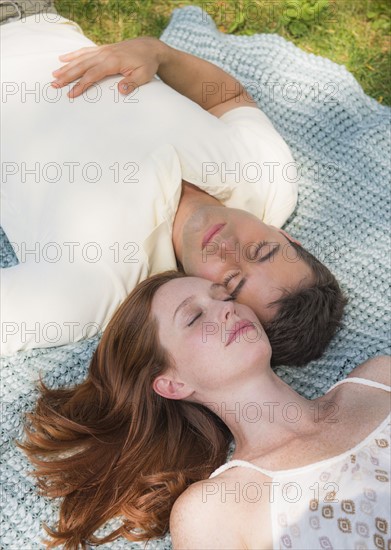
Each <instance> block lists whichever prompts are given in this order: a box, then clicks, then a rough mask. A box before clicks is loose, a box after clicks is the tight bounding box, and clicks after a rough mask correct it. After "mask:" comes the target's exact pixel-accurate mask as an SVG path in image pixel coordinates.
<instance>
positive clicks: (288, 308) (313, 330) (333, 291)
mask: <svg viewBox="0 0 391 550" xmlns="http://www.w3.org/2000/svg"><path fill="white" fill-rule="evenodd" d="M290 244H291V246H292V247H293V248H294V249H295V250H296V252H297V255H298V257H299V258H300V259H302V260H303V261H304V262H305V263H306V264H307V265H308V266H309V267H310V268H311V270H312V273H313V275H314V279H315V282H314V284H312V285H311V286H309V287H301V288H299V289H297V290H295V291H293V292H289V293H287V292H285V293H284V295H283V296H282V298H279V299H278V300H276V301H274V302H272V303H271V304H270V306H274V305H277V306H278V312H277V314H276V316H275V317H274V318H273V319H272V320H271V321H270V322H268V323H265V325H264V329H265V331H266V334H267V335H268V338H269V340H270V344H271V347H272V359H271V364H272V366H274V367H276V366H279V365H285V366H296V367H300V366H304V365H306V364H307V363H309V362H310V361H312V360H314V359H318V358H319V357H320V356H321V355H322V353H323V352H324V350H325V349H326V347H327V345H328V344H329V342H330V340H331V339H332V337H333V336H334V334H335V332H336V330H337V329H338V328H339V327H340V326H341V318H342V314H343V310H344V307H345V305H346V303H347V298H346V297H345V296H344V294H343V292H342V290H341V288H340V286H339V284H338V281H337V279H336V278H335V277H334V275H333V274H332V273H331V271H330V270H329V269H328V268H327V267H326V266H325V265H323V264H322V263H321V262H320V261H319V260H318V259H317V258H315V256H313V255H312V254H311V253H310V252H308V250H306V249H305V248H303V247H302V246H300V245H298V244H296V243H294V242H291V243H290Z"/></svg>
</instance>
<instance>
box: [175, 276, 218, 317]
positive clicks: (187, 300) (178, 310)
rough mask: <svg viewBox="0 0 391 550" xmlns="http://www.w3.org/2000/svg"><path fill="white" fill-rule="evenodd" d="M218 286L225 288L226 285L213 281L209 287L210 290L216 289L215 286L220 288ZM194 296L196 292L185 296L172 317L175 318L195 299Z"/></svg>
mask: <svg viewBox="0 0 391 550" xmlns="http://www.w3.org/2000/svg"><path fill="white" fill-rule="evenodd" d="M218 287H223V288H224V289H225V287H224V285H221V284H220V283H212V284H211V285H210V287H209V291H211V290H214V289H215V288H218ZM194 298H195V295H194V294H192V295H191V296H188V297H187V298H185V299H184V300H183V302H181V303H180V304H179V306H178V307H177V308H176V310H175V311H174V315H173V316H172V318H173V319H175V316H176V315H177V313H179V312H180V311H181V310H182V309H183V308H185V307H186V306H187V305H189V304H190V303H191V302H192V301H193V300H194Z"/></svg>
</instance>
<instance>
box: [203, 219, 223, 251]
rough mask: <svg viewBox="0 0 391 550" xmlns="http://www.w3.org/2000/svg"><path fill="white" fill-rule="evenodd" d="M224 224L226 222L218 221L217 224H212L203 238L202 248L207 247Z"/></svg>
mask: <svg viewBox="0 0 391 550" xmlns="http://www.w3.org/2000/svg"><path fill="white" fill-rule="evenodd" d="M224 226H225V223H217V224H215V225H212V227H210V228H209V229H208V231H207V232H206V233H205V235H204V238H203V239H202V248H205V246H206V245H207V244H208V243H209V242H210V241H211V240H212V239H213V237H214V236H215V235H217V233H218V232H219V231H221V229H222V228H223V227H224Z"/></svg>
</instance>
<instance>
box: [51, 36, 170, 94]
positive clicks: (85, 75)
mask: <svg viewBox="0 0 391 550" xmlns="http://www.w3.org/2000/svg"><path fill="white" fill-rule="evenodd" d="M162 46H164V44H163V43H162V42H160V40H158V39H157V38H152V37H141V38H134V39H133V40H125V41H123V42H118V43H117V44H108V45H106V46H92V47H90V48H81V49H80V50H76V51H74V52H71V53H67V54H64V55H61V56H60V57H59V59H60V61H64V62H66V63H67V64H66V65H64V67H61V68H60V69H57V70H56V71H54V72H53V73H52V74H53V76H54V77H55V78H56V80H55V81H54V82H52V85H53V86H54V87H56V88H61V87H63V86H65V85H66V84H69V83H70V82H73V81H75V80H77V79H78V78H80V80H79V82H77V83H76V84H75V85H74V86H73V88H72V89H71V90H70V91H69V93H68V96H69V97H77V96H79V95H81V94H82V93H83V92H84V91H85V90H87V88H89V87H90V86H92V85H93V84H95V83H96V82H98V81H99V80H101V79H102V78H104V77H106V76H110V75H115V74H122V75H123V76H124V77H125V78H123V79H122V80H121V81H120V82H119V84H118V89H119V91H120V93H122V94H129V93H130V92H132V91H133V90H134V89H135V88H137V87H138V86H141V85H142V84H146V83H147V82H149V81H150V80H152V78H153V77H154V75H155V74H156V73H157V70H158V67H159V52H160V51H161V49H162Z"/></svg>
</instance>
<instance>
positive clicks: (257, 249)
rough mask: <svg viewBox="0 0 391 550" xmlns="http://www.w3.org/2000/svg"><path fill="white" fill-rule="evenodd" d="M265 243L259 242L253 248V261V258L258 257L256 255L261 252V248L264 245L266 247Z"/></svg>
mask: <svg viewBox="0 0 391 550" xmlns="http://www.w3.org/2000/svg"><path fill="white" fill-rule="evenodd" d="M267 244H268V243H267V241H260V242H259V243H258V244H257V246H256V247H255V252H254V256H253V258H252V259H253V260H255V258H256V257H257V256H258V253H259V251H260V250H261V248H262V247H263V246H265V245H267Z"/></svg>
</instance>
